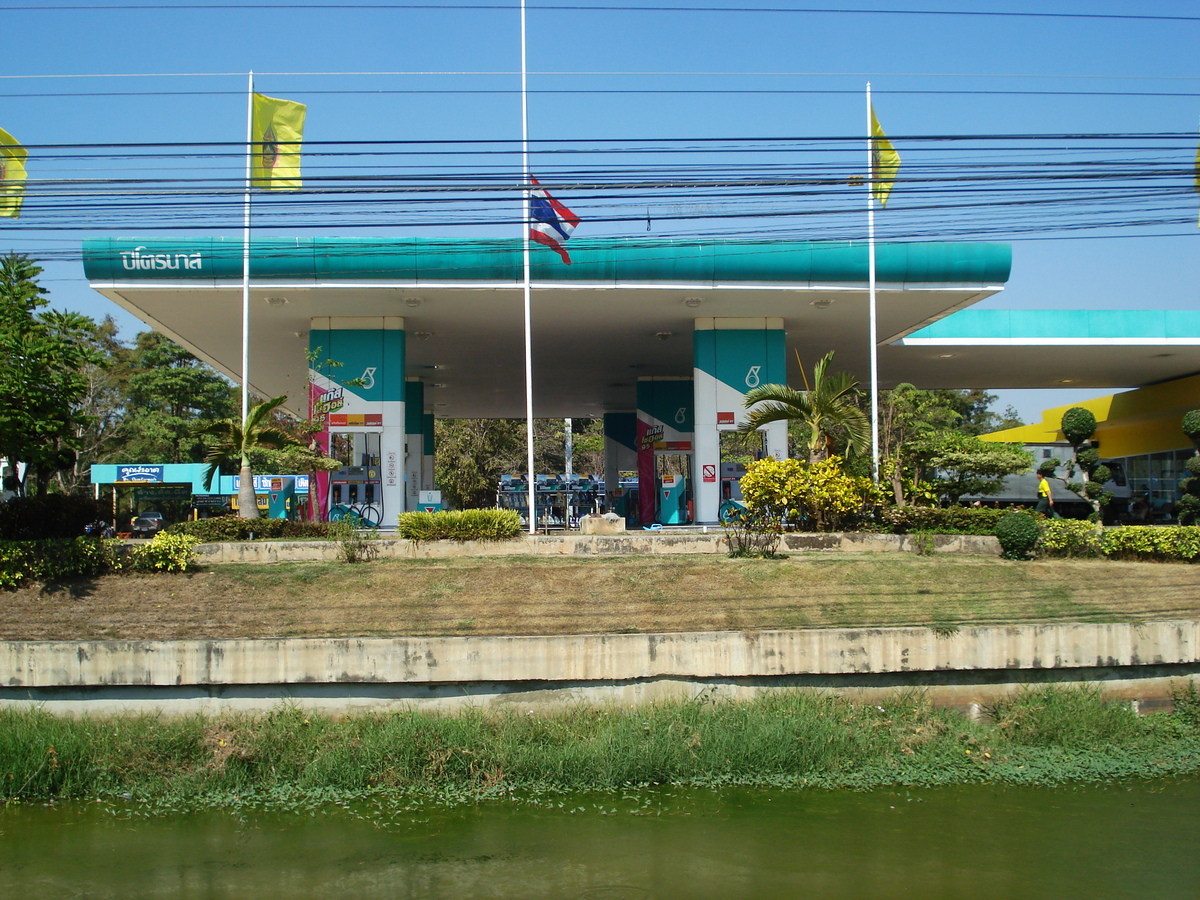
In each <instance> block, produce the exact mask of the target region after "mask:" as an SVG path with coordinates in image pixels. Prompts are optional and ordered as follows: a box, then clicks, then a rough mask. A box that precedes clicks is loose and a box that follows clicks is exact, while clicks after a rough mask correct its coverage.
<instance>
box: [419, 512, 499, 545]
mask: <svg viewBox="0 0 1200 900" xmlns="http://www.w3.org/2000/svg"><path fill="white" fill-rule="evenodd" d="M397 521H398V524H399V528H400V537H402V538H407V539H408V540H410V541H503V540H508V539H510V538H515V537H516V536H517V535H519V534H520V533H521V517H520V516H519V515H518V514H517V512H516V511H515V510H511V509H463V510H446V511H443V512H432V513H429V512H406V513H401V514H400V518H399V519H398V520H397Z"/></svg>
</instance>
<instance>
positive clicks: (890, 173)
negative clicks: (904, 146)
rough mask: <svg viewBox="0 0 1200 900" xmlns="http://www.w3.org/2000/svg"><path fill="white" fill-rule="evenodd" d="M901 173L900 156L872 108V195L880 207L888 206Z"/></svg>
mask: <svg viewBox="0 0 1200 900" xmlns="http://www.w3.org/2000/svg"><path fill="white" fill-rule="evenodd" d="M899 171H900V154H899V153H897V152H896V148H895V147H893V146H892V142H891V141H889V140H888V139H887V135H886V134H884V133H883V129H882V128H880V127H879V120H878V119H877V118H875V107H873V106H872V107H871V193H872V194H873V195H874V197H875V199H876V200H877V201H879V205H880V206H887V202H888V194H890V193H891V192H892V185H893V184H894V183H895V182H896V173H897V172H899Z"/></svg>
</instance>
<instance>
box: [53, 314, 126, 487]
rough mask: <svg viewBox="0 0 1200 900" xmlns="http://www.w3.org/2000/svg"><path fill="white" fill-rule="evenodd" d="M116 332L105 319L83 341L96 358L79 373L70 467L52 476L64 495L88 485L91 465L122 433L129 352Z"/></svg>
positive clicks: (115, 326)
mask: <svg viewBox="0 0 1200 900" xmlns="http://www.w3.org/2000/svg"><path fill="white" fill-rule="evenodd" d="M117 331H118V329H117V323H116V322H115V321H113V318H112V316H105V317H104V321H103V322H101V323H100V324H99V325H96V326H95V327H94V328H93V329H92V332H91V334H89V336H88V339H87V340H88V343H89V344H90V345H91V346H92V348H93V349H94V350H95V352H96V355H97V357H98V358H93V359H91V360H89V361H87V362H86V363H85V364H84V365H83V367H82V369H81V370H80V372H81V374H82V375H83V379H84V383H85V386H86V387H85V390H84V393H83V395H82V396H81V397H80V398H79V403H78V404H77V407H76V412H77V413H78V414H79V415H78V416H77V419H76V423H75V447H76V448H77V451H78V453H77V455H76V458H75V463H74V465H73V466H71V468H69V469H62V470H60V471H59V472H58V473H57V475H56V476H55V477H56V479H57V481H58V485H59V487H60V488H61V489H62V491H63V492H65V493H70V492H72V491H74V490H76V489H77V488H79V487H80V486H82V485H84V484H87V483H88V481H89V479H90V469H91V467H92V464H93V463H96V462H100V461H101V460H104V459H106V458H108V454H109V453H110V452H111V451H112V449H113V448H115V447H116V446H117V445H118V443H119V441H120V439H121V435H122V433H123V427H122V426H123V423H124V417H125V410H126V400H125V392H124V387H123V384H122V377H121V373H122V368H123V365H124V362H125V359H126V357H127V356H128V352H129V351H128V349H127V348H126V347H125V346H124V345H123V344H122V343H121V340H120V338H119V337H118V335H117Z"/></svg>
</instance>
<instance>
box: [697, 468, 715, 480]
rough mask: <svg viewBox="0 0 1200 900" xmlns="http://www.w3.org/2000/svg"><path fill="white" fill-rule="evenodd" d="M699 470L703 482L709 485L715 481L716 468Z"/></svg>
mask: <svg viewBox="0 0 1200 900" xmlns="http://www.w3.org/2000/svg"><path fill="white" fill-rule="evenodd" d="M700 470H701V473H702V474H703V477H704V481H705V482H706V483H709V484H711V483H712V482H714V481H716V480H717V467H716V466H701V467H700Z"/></svg>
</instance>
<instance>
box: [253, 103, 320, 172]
mask: <svg viewBox="0 0 1200 900" xmlns="http://www.w3.org/2000/svg"><path fill="white" fill-rule="evenodd" d="M253 109H254V111H253V114H252V115H251V117H250V133H251V140H252V142H253V144H252V146H251V148H250V183H251V185H253V186H254V187H256V188H263V189H264V190H268V191H298V190H300V188H301V187H302V186H303V185H302V183H301V181H300V144H301V142H302V141H303V140H304V113H305V110H306V109H307V107H305V105H304V104H303V103H293V102H292V101H291V100H276V99H275V98H274V97H265V96H263V95H262V94H255V95H254V107H253Z"/></svg>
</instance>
